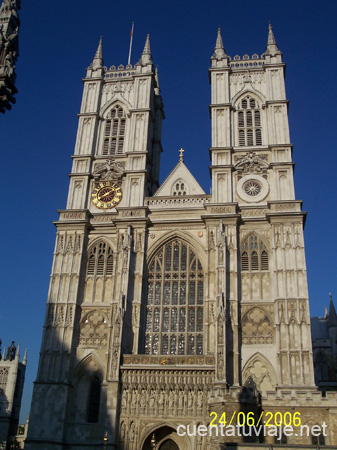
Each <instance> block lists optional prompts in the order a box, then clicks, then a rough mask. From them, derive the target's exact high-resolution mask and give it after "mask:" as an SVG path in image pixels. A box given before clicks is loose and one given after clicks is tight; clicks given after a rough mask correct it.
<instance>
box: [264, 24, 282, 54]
mask: <svg viewBox="0 0 337 450" xmlns="http://www.w3.org/2000/svg"><path fill="white" fill-rule="evenodd" d="M268 28H269V31H268V42H267V49H266V51H265V53H264V55H270V56H275V55H281V54H282V53H281V52H280V50H279V49H278V46H277V44H276V40H275V37H274V33H273V27H272V26H271V23H270V22H269V26H268Z"/></svg>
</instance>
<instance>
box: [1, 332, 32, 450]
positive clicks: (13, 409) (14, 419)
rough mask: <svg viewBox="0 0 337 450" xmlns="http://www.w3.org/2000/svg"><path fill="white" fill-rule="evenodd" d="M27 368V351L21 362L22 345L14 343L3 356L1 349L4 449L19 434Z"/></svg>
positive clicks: (2, 434)
mask: <svg viewBox="0 0 337 450" xmlns="http://www.w3.org/2000/svg"><path fill="white" fill-rule="evenodd" d="M0 344H1V341H0ZM26 366H27V350H26V351H25V354H24V357H23V359H22V361H20V344H19V345H18V348H16V346H15V344H14V342H12V343H11V344H10V345H9V346H8V348H7V349H6V348H4V350H3V353H2V355H1V349H0V444H1V445H2V446H3V448H7V447H6V444H7V445H8V446H9V445H10V442H11V441H12V440H13V439H14V438H15V435H16V433H17V428H18V424H19V416H20V408H21V398H22V393H23V386H24V382H25V372H26ZM8 448H9V447H8Z"/></svg>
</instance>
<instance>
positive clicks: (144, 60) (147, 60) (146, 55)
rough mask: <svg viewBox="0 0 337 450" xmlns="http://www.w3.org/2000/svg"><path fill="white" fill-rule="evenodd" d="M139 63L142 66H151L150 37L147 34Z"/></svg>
mask: <svg viewBox="0 0 337 450" xmlns="http://www.w3.org/2000/svg"><path fill="white" fill-rule="evenodd" d="M140 63H141V64H142V65H146V64H152V54H151V47H150V35H149V34H148V35H147V36H146V41H145V46H144V50H143V53H142V56H141V57H140Z"/></svg>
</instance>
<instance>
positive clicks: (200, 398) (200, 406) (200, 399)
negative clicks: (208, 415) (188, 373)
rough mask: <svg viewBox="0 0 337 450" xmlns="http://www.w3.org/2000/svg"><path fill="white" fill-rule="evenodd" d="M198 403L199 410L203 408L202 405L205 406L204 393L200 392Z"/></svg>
mask: <svg viewBox="0 0 337 450" xmlns="http://www.w3.org/2000/svg"><path fill="white" fill-rule="evenodd" d="M197 403H198V408H202V404H203V395H202V391H199V392H198V400H197Z"/></svg>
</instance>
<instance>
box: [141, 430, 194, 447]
mask: <svg viewBox="0 0 337 450" xmlns="http://www.w3.org/2000/svg"><path fill="white" fill-rule="evenodd" d="M153 437H154V439H155V442H156V450H191V446H190V445H189V443H188V440H187V438H186V436H179V435H178V434H177V431H176V430H175V429H174V428H172V427H170V426H167V425H166V426H162V427H159V428H157V429H155V430H153V431H151V432H149V434H148V435H147V437H146V439H145V441H144V443H143V445H142V450H152V448H153V447H152V445H151V439H153Z"/></svg>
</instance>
